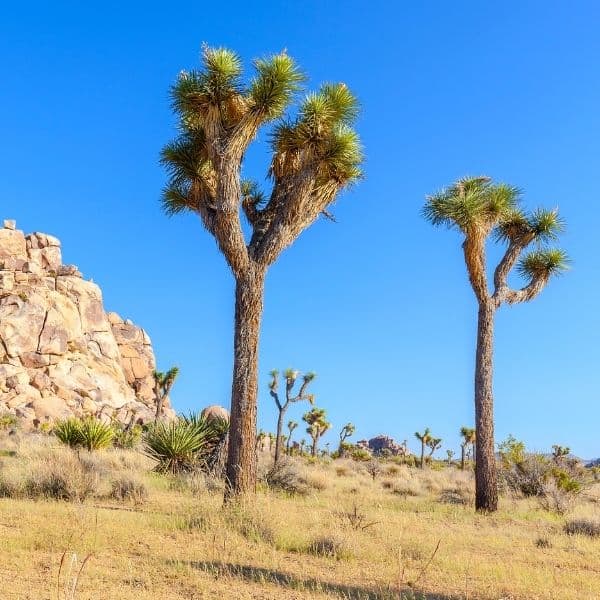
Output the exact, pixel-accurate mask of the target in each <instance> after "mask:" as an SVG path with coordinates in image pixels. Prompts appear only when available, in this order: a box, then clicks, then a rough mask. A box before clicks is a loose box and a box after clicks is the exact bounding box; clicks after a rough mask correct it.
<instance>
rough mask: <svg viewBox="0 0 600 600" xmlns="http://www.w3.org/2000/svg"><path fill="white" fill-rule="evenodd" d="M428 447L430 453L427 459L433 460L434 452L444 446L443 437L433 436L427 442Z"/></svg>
mask: <svg viewBox="0 0 600 600" xmlns="http://www.w3.org/2000/svg"><path fill="white" fill-rule="evenodd" d="M427 447H428V448H429V454H428V456H427V459H428V460H429V461H431V460H432V459H433V453H434V452H435V451H436V450H439V449H440V448H441V447H442V438H434V437H432V438H431V439H430V440H429V441H428V442H427Z"/></svg>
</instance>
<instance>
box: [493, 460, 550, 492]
mask: <svg viewBox="0 0 600 600" xmlns="http://www.w3.org/2000/svg"><path fill="white" fill-rule="evenodd" d="M515 452H517V451H515ZM517 455H518V454H517ZM518 456H520V455H518ZM518 460H519V462H513V461H512V459H511V461H509V460H508V459H506V458H503V460H502V469H501V476H502V480H503V482H504V484H505V486H506V487H507V488H508V489H509V490H511V491H513V492H518V493H520V494H523V496H542V495H543V493H544V487H545V484H546V482H547V481H548V478H549V477H550V475H551V471H552V465H551V463H550V461H549V460H548V459H547V458H546V457H544V456H542V455H541V454H527V455H524V456H523V457H522V458H520V457H519V458H518Z"/></svg>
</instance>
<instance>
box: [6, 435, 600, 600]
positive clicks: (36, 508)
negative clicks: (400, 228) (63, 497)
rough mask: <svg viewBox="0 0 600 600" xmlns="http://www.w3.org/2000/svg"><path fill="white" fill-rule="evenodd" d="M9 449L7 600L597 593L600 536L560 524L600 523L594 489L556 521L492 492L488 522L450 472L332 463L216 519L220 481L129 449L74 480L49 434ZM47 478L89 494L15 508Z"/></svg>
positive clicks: (99, 459)
mask: <svg viewBox="0 0 600 600" xmlns="http://www.w3.org/2000/svg"><path fill="white" fill-rule="evenodd" d="M11 443H12V444H13V446H12V447H9V446H8V445H7V444H4V445H0V448H2V447H4V448H5V451H4V455H5V456H3V457H2V458H0V461H1V463H2V466H1V468H0V495H5V496H7V495H9V496H12V497H4V498H0V590H1V591H0V597H1V598H3V599H7V600H8V599H19V600H21V599H32V600H33V599H35V600H42V599H48V600H50V599H51V600H56V599H58V598H60V599H61V600H62V599H63V598H77V599H79V600H83V599H92V598H93V599H95V600H98V599H111V600H116V599H123V600H124V599H132V600H133V599H200V598H223V599H228V598H239V599H246V598H248V599H251V598H252V599H286V600H291V599H296V598H297V599H305V598H348V599H356V600H359V599H372V600H380V599H381V600H384V599H392V598H395V599H400V598H406V599H409V598H415V599H416V598H430V599H436V598H439V599H450V598H461V599H471V600H474V599H494V600H499V599H506V600H508V599H514V600H517V599H528V600H532V599H548V600H550V599H552V600H555V599H557V598H561V599H564V600H567V599H573V600H575V599H578V600H579V599H581V600H583V599H586V600H588V599H589V600H592V599H597V598H600V538H589V537H585V536H568V535H566V534H565V533H563V529H562V528H563V525H564V522H565V520H566V519H569V518H573V517H575V516H579V517H588V518H589V517H591V518H594V517H598V516H600V514H599V513H600V493H599V492H600V490H599V489H598V486H596V488H595V489H594V488H592V489H590V490H587V492H586V495H585V497H582V498H580V500H579V502H578V503H577V505H576V506H575V507H574V508H573V511H572V513H570V514H569V515H567V516H558V515H556V514H554V513H549V512H545V511H543V510H542V509H541V508H540V507H539V506H538V504H537V502H536V501H535V500H529V499H509V498H503V499H502V506H501V510H500V511H499V512H498V513H497V514H495V515H493V516H487V517H486V516H477V515H475V514H474V512H473V509H472V506H471V505H470V501H471V488H472V481H471V477H470V475H469V474H467V473H462V472H460V471H458V470H456V469H454V468H447V469H444V470H443V471H440V472H436V471H433V470H428V471H427V470H426V471H424V472H420V471H418V470H417V469H409V468H407V467H403V466H397V465H393V464H389V465H385V466H384V472H383V473H381V474H380V475H378V477H377V478H376V479H375V480H373V479H372V477H371V476H370V475H369V474H368V473H366V472H365V470H364V466H363V465H360V464H358V463H352V462H350V461H335V462H333V463H331V464H329V465H305V464H302V465H301V466H300V468H301V469H302V471H303V477H304V480H305V482H306V487H307V493H306V494H305V495H295V496H288V495H285V494H282V493H280V492H279V493H276V492H272V491H268V490H266V489H262V490H260V491H259V493H258V495H257V497H256V499H255V500H256V501H255V503H254V504H253V505H252V506H245V507H244V506H238V507H235V508H227V509H223V508H222V504H221V493H220V491H219V490H218V486H217V489H214V488H215V485H214V484H213V483H211V482H208V483H209V485H207V483H206V482H205V481H204V480H203V479H200V478H195V479H192V480H172V479H169V478H166V477H163V476H158V475H156V474H153V473H151V472H150V467H151V464H150V463H149V462H148V461H147V460H146V459H145V458H144V457H142V456H140V455H139V454H137V453H135V452H132V451H114V450H113V451H106V452H101V453H96V454H95V455H92V456H89V455H82V456H81V459H80V460H82V461H84V463H85V472H86V473H87V475H86V476H85V477H83V476H82V475H81V473H80V472H78V468H79V467H78V464H79V459H77V457H75V456H73V455H72V454H71V453H70V451H68V450H66V449H64V448H59V447H57V446H56V444H55V443H54V444H53V443H51V442H49V441H48V438H46V439H45V440H43V441H41V442H36V443H33V442H31V440H28V441H27V443H25V442H24V441H22V442H21V443H19V442H11ZM6 449H9V450H12V451H14V453H15V455H14V456H13V455H10V454H12V453H13V452H7V451H6ZM57 469H58V470H60V471H61V472H64V473H66V474H67V475H68V477H69V478H71V479H73V480H74V483H73V486H74V489H75V491H74V496H75V497H77V496H78V495H80V496H85V495H86V494H89V496H88V497H87V498H86V499H85V500H84V501H77V500H76V499H75V500H73V501H53V500H31V499H23V498H22V496H23V494H22V493H19V492H18V490H17V487H16V486H17V485H21V483H22V482H24V481H29V482H30V483H29V487H30V488H31V489H37V488H36V487H35V486H36V485H37V486H38V487H40V485H41V483H40V482H43V481H45V480H44V477H46V476H47V475H48V473H49V472H51V471H56V470H57ZM115 480H118V481H126V482H127V481H133V482H134V483H135V482H137V483H141V484H142V488H140V489H141V490H142V491H139V493H138V496H140V497H141V496H143V493H142V492H143V488H146V490H147V492H148V496H147V499H145V500H144V501H143V502H139V500H140V498H139V497H138V498H137V500H138V502H137V503H136V502H135V501H134V500H125V501H122V500H117V499H116V498H115V497H113V496H114V495H111V490H112V488H113V482H114V481H115ZM2 482H4V483H2ZM7 482H8V483H7ZM11 482H12V483H11ZM19 482H21V483H19ZM31 482H33V483H31ZM23 485H24V484H23ZM2 486H3V487H2ZM11 486H12V487H11ZM3 490H4V491H3ZM82 490H83V491H82ZM30 493H32V492H31V491H30ZM465 502H466V504H465ZM436 548H437V551H436ZM65 551H67V552H66V554H64V553H65ZM63 555H64V564H63V568H62V571H61V582H60V584H58V582H57V577H58V573H59V565H60V562H61V557H63ZM88 555H91V556H90V557H89V559H88V560H87V562H86V564H85V565H84V567H83V570H82V572H81V576H80V578H79V584H78V588H77V590H76V592H75V594H74V595H69V593H68V584H69V582H70V581H72V580H73V579H74V578H75V576H76V574H77V572H78V570H79V569H80V568H81V563H82V561H83V560H84V559H85V558H86V556H88Z"/></svg>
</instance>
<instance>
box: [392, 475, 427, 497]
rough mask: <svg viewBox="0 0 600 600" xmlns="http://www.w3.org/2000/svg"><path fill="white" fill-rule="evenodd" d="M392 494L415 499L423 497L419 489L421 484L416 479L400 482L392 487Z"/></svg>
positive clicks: (421, 490) (421, 489)
mask: <svg viewBox="0 0 600 600" xmlns="http://www.w3.org/2000/svg"><path fill="white" fill-rule="evenodd" d="M393 492H394V494H398V495H399V496H404V497H408V496H412V497H414V498H417V497H419V496H422V495H423V488H422V487H421V483H420V482H419V481H418V480H416V479H408V480H406V481H400V482H398V483H396V484H395V485H394V489H393Z"/></svg>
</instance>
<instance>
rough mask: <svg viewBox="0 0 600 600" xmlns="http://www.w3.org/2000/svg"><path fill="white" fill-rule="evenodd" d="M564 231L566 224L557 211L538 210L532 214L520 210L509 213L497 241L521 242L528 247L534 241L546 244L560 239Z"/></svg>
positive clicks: (499, 226) (500, 225) (502, 224)
mask: <svg viewBox="0 0 600 600" xmlns="http://www.w3.org/2000/svg"><path fill="white" fill-rule="evenodd" d="M562 231H564V222H563V220H562V219H561V218H560V215H559V214H558V210H557V209H553V210H546V209H543V208H538V209H536V210H534V211H533V212H532V213H531V214H525V213H524V212H523V211H521V210H520V209H515V210H513V211H510V212H509V213H507V215H506V216H505V217H504V219H503V220H502V221H501V222H500V223H499V224H498V227H497V229H496V239H498V240H499V241H504V242H511V241H512V242H520V243H521V244H522V245H527V244H529V243H531V242H532V241H537V242H540V243H545V242H549V241H554V240H556V239H558V236H559V234H560V233H561V232H562Z"/></svg>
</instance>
